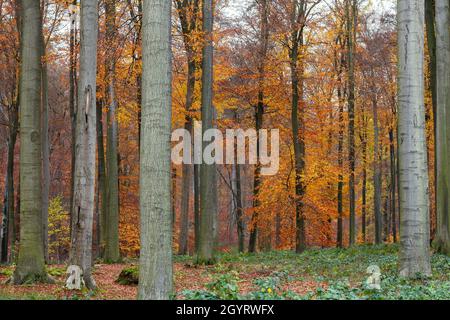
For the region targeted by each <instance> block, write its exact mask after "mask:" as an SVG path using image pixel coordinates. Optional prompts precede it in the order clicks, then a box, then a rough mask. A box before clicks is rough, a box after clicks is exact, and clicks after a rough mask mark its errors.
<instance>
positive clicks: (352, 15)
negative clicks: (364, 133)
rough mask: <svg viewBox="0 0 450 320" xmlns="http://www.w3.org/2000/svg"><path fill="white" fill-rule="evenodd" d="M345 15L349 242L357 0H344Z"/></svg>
mask: <svg viewBox="0 0 450 320" xmlns="http://www.w3.org/2000/svg"><path fill="white" fill-rule="evenodd" d="M345 15H346V20H347V67H348V70H347V72H348V74H347V81H348V121H349V123H348V152H349V153H348V160H349V165H350V168H349V169H350V170H349V171H350V174H349V182H348V187H349V197H350V199H349V209H350V230H349V244H350V246H352V245H354V244H355V243H356V192H355V170H356V149H355V57H354V55H355V45H356V22H357V0H346V5H345Z"/></svg>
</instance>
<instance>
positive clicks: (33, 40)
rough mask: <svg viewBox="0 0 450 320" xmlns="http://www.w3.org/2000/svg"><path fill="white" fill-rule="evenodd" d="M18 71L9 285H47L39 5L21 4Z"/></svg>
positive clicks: (32, 1)
mask: <svg viewBox="0 0 450 320" xmlns="http://www.w3.org/2000/svg"><path fill="white" fill-rule="evenodd" d="M22 17H23V23H22V32H21V51H22V53H21V57H22V64H21V72H20V102H21V106H20V185H21V192H22V194H21V198H20V222H21V227H20V247H19V256H18V260H17V267H16V269H15V271H14V275H13V279H12V282H13V283H14V284H23V283H25V282H27V283H29V282H46V281H48V276H47V273H46V271H45V257H44V245H43V239H42V186H41V179H42V171H41V128H40V126H41V77H42V64H41V48H42V44H41V41H42V34H41V31H42V16H41V9H40V2H39V1H35V0H23V1H22Z"/></svg>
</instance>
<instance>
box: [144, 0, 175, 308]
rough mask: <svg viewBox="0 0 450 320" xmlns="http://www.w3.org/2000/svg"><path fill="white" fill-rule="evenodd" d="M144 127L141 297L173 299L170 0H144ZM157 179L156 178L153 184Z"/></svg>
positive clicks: (147, 298)
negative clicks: (171, 296)
mask: <svg viewBox="0 0 450 320" xmlns="http://www.w3.org/2000/svg"><path fill="white" fill-rule="evenodd" d="M142 28H143V30H142V31H143V34H142V49H143V51H142V52H143V55H142V58H143V73H142V81H143V82H142V86H143V90H142V131H141V157H140V163H141V171H140V206H141V254H140V262H139V265H140V267H139V290H138V298H139V299H141V300H155V299H156V300H162V299H169V297H170V295H171V294H172V288H173V272H172V210H171V202H172V196H171V169H170V167H171V165H170V154H171V152H170V130H171V116H172V112H171V110H172V97H171V95H172V60H171V59H172V56H171V1H166V0H145V1H143V23H142ZM155 181H157V182H158V183H156V184H155Z"/></svg>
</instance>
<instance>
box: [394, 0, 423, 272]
mask: <svg viewBox="0 0 450 320" xmlns="http://www.w3.org/2000/svg"><path fill="white" fill-rule="evenodd" d="M424 16H425V15H424V2H423V1H420V0H399V1H398V61H399V62H398V64H399V77H398V79H399V92H398V101H399V121H398V145H399V167H400V171H399V175H400V244H401V250H400V256H399V270H400V275H401V276H403V277H410V278H414V277H417V276H418V275H419V274H420V275H422V276H431V265H430V242H429V241H430V229H429V223H430V221H429V189H428V188H429V187H428V159H427V147H426V133H425V106H424V76H423V75H424V73H423V72H424V63H423V60H424V49H423V48H424V33H423V30H424Z"/></svg>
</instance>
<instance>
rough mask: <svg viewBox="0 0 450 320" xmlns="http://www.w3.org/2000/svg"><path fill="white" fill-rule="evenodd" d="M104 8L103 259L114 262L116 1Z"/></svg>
mask: <svg viewBox="0 0 450 320" xmlns="http://www.w3.org/2000/svg"><path fill="white" fill-rule="evenodd" d="M105 11H106V44H107V47H108V48H110V49H109V50H108V51H107V53H106V63H105V64H106V79H105V80H106V81H105V83H106V86H107V92H106V101H107V107H108V113H107V119H106V123H107V138H106V164H107V167H106V190H107V201H108V207H107V210H106V215H107V216H106V218H105V220H104V222H105V223H106V228H104V231H106V235H105V237H104V239H105V251H104V256H103V258H104V260H105V261H106V262H108V263H115V262H118V261H119V260H120V252H119V165H118V158H117V155H118V144H119V143H118V139H119V137H118V128H119V123H118V119H117V99H116V92H115V82H116V61H115V60H116V58H115V50H114V48H115V45H114V41H115V36H116V22H115V20H116V1H115V0H107V1H105Z"/></svg>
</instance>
